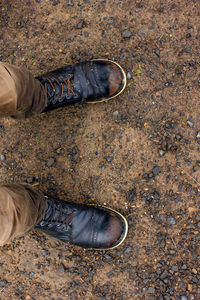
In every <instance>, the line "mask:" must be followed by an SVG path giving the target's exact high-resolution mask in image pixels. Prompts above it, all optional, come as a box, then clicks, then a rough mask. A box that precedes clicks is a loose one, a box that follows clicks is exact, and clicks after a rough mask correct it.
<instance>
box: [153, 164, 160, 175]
mask: <svg viewBox="0 0 200 300" xmlns="http://www.w3.org/2000/svg"><path fill="white" fill-rule="evenodd" d="M152 172H153V175H158V174H159V173H160V167H159V166H156V167H154V168H153V170H152Z"/></svg>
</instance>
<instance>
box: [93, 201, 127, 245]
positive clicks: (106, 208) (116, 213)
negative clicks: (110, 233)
mask: <svg viewBox="0 0 200 300" xmlns="http://www.w3.org/2000/svg"><path fill="white" fill-rule="evenodd" d="M90 205H92V206H94V207H97V208H101V209H103V210H105V211H107V212H113V213H114V215H117V216H118V217H119V219H120V220H121V222H122V224H123V232H122V234H121V237H120V238H119V240H118V241H117V242H116V243H115V244H114V245H113V246H111V247H107V248H100V249H99V248H89V249H90V250H112V249H114V248H117V247H119V246H120V245H121V244H122V243H123V242H124V240H125V239H126V237H127V233H128V222H127V220H126V218H125V217H124V216H123V215H122V214H120V213H119V212H118V211H116V210H114V209H112V208H108V207H106V206H97V205H95V204H90Z"/></svg>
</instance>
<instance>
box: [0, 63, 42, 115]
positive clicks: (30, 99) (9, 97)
mask: <svg viewBox="0 0 200 300" xmlns="http://www.w3.org/2000/svg"><path fill="white" fill-rule="evenodd" d="M46 103H47V96H46V93H45V91H44V87H43V86H42V85H41V84H40V82H39V80H37V79H35V78H34V77H33V75H32V74H31V73H30V72H29V71H28V70H27V69H25V68H20V69H19V68H18V67H15V66H12V65H9V64H6V63H3V62H0V117H2V116H3V117H4V116H14V117H16V118H23V117H29V116H32V115H34V114H37V113H40V112H42V111H43V109H44V108H45V105H46Z"/></svg>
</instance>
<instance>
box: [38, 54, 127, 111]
mask: <svg viewBox="0 0 200 300" xmlns="http://www.w3.org/2000/svg"><path fill="white" fill-rule="evenodd" d="M36 79H38V80H39V81H40V82H41V83H42V85H43V86H44V87H45V90H46V93H47V98H48V102H47V105H46V107H45V109H44V111H48V110H51V109H54V108H57V107H61V106H65V105H67V104H70V103H76V102H89V103H95V102H102V101H105V100H109V99H111V98H114V97H116V96H118V95H119V94H121V93H122V91H123V90H124V88H125V86H126V74H125V72H124V70H123V69H122V67H121V66H120V65H118V64H117V63H116V62H112V61H110V60H103V59H99V60H92V61H88V62H83V63H77V64H75V65H73V66H64V67H62V68H59V69H57V70H54V71H51V72H49V73H46V74H44V75H42V76H39V77H36Z"/></svg>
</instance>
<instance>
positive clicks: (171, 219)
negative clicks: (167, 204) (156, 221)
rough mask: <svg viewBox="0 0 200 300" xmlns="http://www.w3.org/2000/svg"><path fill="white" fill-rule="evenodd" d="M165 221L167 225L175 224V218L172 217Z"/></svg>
mask: <svg viewBox="0 0 200 300" xmlns="http://www.w3.org/2000/svg"><path fill="white" fill-rule="evenodd" d="M167 223H168V224H169V225H175V224H176V220H175V219H174V218H173V217H169V218H168V219H167Z"/></svg>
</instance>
